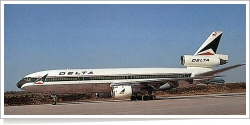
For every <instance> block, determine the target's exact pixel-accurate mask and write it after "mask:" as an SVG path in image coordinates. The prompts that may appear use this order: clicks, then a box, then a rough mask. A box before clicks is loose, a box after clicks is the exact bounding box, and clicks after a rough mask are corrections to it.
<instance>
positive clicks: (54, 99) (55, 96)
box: [51, 94, 57, 105]
mask: <svg viewBox="0 0 250 125" xmlns="http://www.w3.org/2000/svg"><path fill="white" fill-rule="evenodd" d="M51 97H52V105H56V100H57V95H56V94H52V95H51Z"/></svg>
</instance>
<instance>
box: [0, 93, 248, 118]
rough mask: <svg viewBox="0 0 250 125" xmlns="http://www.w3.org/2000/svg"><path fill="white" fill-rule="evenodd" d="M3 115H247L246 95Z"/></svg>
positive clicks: (46, 107) (39, 108) (15, 109)
mask: <svg viewBox="0 0 250 125" xmlns="http://www.w3.org/2000/svg"><path fill="white" fill-rule="evenodd" d="M4 115H6V116H8V115H246V95H245V93H227V94H211V95H196V96H176V97H159V98H157V100H151V101H130V100H107V101H88V102H71V103H58V105H51V104H43V105H25V106H6V107H4Z"/></svg>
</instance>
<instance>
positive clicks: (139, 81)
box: [17, 31, 245, 105]
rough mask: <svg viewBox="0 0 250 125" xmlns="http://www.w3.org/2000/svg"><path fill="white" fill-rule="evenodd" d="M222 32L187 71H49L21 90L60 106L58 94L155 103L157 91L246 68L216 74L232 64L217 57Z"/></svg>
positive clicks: (184, 59) (184, 60) (188, 62)
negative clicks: (48, 96)
mask: <svg viewBox="0 0 250 125" xmlns="http://www.w3.org/2000/svg"><path fill="white" fill-rule="evenodd" d="M222 33H223V32H222V31H214V32H212V33H211V34H210V36H209V37H208V38H207V39H206V40H205V42H204V43H203V44H202V45H201V46H200V48H199V49H198V50H197V51H196V52H195V53H194V55H183V56H181V60H180V63H181V64H182V65H183V66H186V68H109V69H62V70H46V71H40V72H35V73H31V74H29V75H26V76H25V77H24V78H23V79H21V80H20V81H19V82H18V83H17V87H18V88H20V89H22V90H24V91H27V92H38V93H47V94H51V97H52V98H53V102H52V105H56V100H57V99H56V97H57V94H74V93H111V96H112V97H113V98H119V97H130V99H131V100H154V99H155V98H156V96H154V95H153V91H161V90H169V89H173V88H177V87H179V85H180V83H181V82H183V81H184V82H186V83H188V84H187V86H189V85H196V84H197V83H200V82H204V81H209V80H213V79H214V78H216V77H217V74H219V73H221V72H224V71H227V70H230V69H233V68H236V67H240V66H243V65H245V64H237V65H233V66H228V67H225V68H221V69H217V70H213V67H217V66H220V65H224V64H226V63H227V62H228V55H224V54H216V51H217V48H218V46H219V43H220V39H221V36H222Z"/></svg>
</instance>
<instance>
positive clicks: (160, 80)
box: [110, 64, 245, 88]
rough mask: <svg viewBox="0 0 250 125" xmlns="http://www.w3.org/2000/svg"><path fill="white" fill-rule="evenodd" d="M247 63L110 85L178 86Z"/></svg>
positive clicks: (211, 76) (208, 77) (209, 77)
mask: <svg viewBox="0 0 250 125" xmlns="http://www.w3.org/2000/svg"><path fill="white" fill-rule="evenodd" d="M243 65H245V64H237V65H233V66H229V67H225V68H221V69H218V70H213V71H207V72H204V73H200V74H197V75H196V76H194V77H183V78H155V79H146V80H138V81H128V82H124V81H123V82H116V83H111V84H110V86H120V85H131V86H135V85H144V86H161V85H163V84H165V83H170V84H171V85H172V86H174V87H176V86H178V85H175V84H178V82H179V81H188V82H189V83H190V82H191V81H193V80H194V79H199V80H206V79H212V78H214V75H216V74H219V73H221V72H225V71H227V70H230V69H233V68H237V67H240V66H243ZM154 88H158V87H154Z"/></svg>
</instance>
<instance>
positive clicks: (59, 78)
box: [17, 68, 212, 93]
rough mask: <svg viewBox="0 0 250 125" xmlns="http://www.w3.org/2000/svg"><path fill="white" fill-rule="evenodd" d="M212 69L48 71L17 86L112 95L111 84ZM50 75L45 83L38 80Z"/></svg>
mask: <svg viewBox="0 0 250 125" xmlns="http://www.w3.org/2000/svg"><path fill="white" fill-rule="evenodd" d="M210 70H212V69H210V68H113V69H65V70H47V71H41V72H36V73H32V74H29V75H27V76H25V77H24V78H23V79H22V80H21V81H20V82H19V83H18V84H19V85H18V84H17V85H18V86H19V87H20V88H21V89H23V90H25V91H30V92H41V93H92V92H93V93H95V92H98V93H100V92H110V91H111V87H110V84H115V83H117V84H118V85H119V84H122V83H135V82H141V81H146V80H148V81H150V80H154V79H176V78H184V77H185V78H186V77H191V76H193V75H194V74H197V73H202V72H206V71H210ZM45 75H47V76H46V79H45V80H44V81H39V80H38V79H39V78H41V77H43V76H45Z"/></svg>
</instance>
